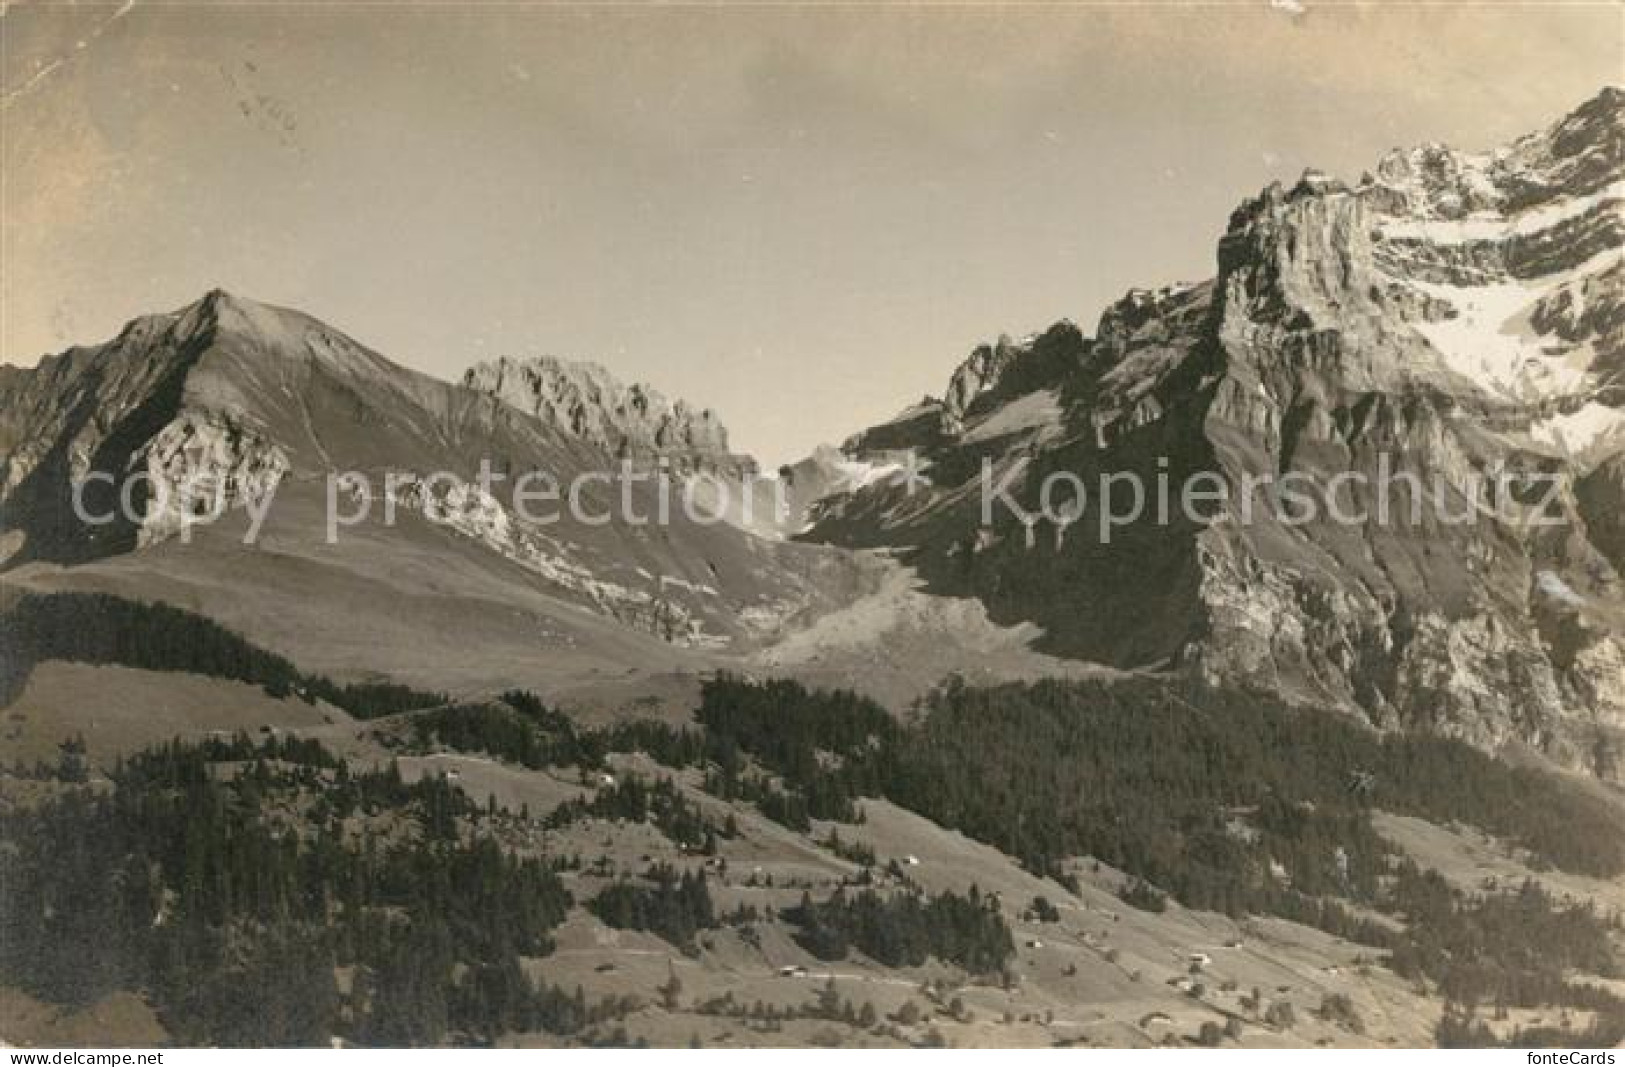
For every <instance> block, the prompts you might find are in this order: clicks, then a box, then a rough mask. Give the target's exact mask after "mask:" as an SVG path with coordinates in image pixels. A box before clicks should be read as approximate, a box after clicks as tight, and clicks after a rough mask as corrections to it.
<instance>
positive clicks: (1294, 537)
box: [808, 89, 1625, 778]
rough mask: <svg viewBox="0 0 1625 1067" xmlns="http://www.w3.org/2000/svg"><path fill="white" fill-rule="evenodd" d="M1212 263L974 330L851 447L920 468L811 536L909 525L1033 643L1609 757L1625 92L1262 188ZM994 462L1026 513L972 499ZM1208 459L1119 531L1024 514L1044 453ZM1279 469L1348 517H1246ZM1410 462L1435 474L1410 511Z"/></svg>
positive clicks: (1059, 467)
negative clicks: (1498, 130)
mask: <svg viewBox="0 0 1625 1067" xmlns="http://www.w3.org/2000/svg"><path fill="white" fill-rule="evenodd" d="M1216 259H1217V273H1216V276H1215V278H1214V279H1213V280H1212V281H1210V282H1204V283H1201V284H1197V285H1182V286H1175V287H1171V288H1165V289H1160V290H1137V291H1135V292H1132V293H1130V294H1129V295H1128V296H1126V297H1124V298H1123V299H1122V300H1121V301H1119V302H1118V303H1116V304H1115V305H1113V306H1112V307H1111V308H1109V309H1107V311H1106V312H1105V313H1104V314H1103V315H1102V317H1101V320H1100V323H1099V325H1098V327H1097V329H1096V331H1095V335H1094V337H1092V338H1085V337H1083V336H1082V335H1080V334H1078V333H1077V332H1076V331H1075V330H1074V329H1072V328H1071V327H1070V326H1069V325H1068V324H1062V325H1061V326H1058V327H1056V328H1055V329H1053V330H1051V331H1049V332H1047V333H1045V334H1042V335H1039V336H1038V337H1036V338H1032V339H1029V340H1028V341H1025V342H1022V343H1018V344H1012V343H1010V342H1008V341H1004V340H1001V341H1000V342H999V343H998V344H997V345H993V346H987V347H984V348H981V349H978V350H977V351H976V352H975V353H973V355H972V356H971V358H970V359H969V360H968V361H967V362H966V363H965V364H964V365H963V366H962V367H960V368H959V369H958V370H957V371H956V372H955V374H954V375H953V378H952V379H951V381H950V385H949V388H948V391H947V393H946V396H945V399H944V400H943V401H940V402H932V404H931V405H929V411H928V412H927V415H928V416H934V418H933V417H926V418H923V419H922V418H921V417H920V413H919V412H915V413H914V414H913V415H912V416H910V417H909V418H905V419H899V420H897V421H895V422H893V423H891V424H887V425H885V426H882V427H876V428H874V429H872V430H870V431H866V432H865V433H863V434H859V435H857V436H855V437H854V438H853V439H851V440H850V441H849V442H848V444H847V446H846V454H847V458H848V459H849V460H861V459H863V458H865V457H866V456H869V455H871V454H872V453H873V452H875V451H876V450H877V449H879V448H881V447H884V446H891V447H893V448H895V447H899V446H901V447H908V448H913V449H915V450H916V451H917V452H918V453H919V454H920V455H921V456H922V457H923V458H924V462H925V464H926V465H927V466H928V468H929V474H930V477H931V479H932V481H933V482H934V483H935V484H934V488H933V489H932V490H931V491H930V492H928V493H926V494H924V496H923V498H922V496H921V495H920V494H917V493H916V494H910V493H907V492H905V491H904V489H903V487H902V486H901V485H900V484H898V483H897V482H896V481H895V480H893V481H885V482H881V483H880V484H876V485H871V486H866V487H862V488H860V489H858V490H855V491H852V492H850V493H847V494H845V495H843V496H841V497H839V498H838V499H835V500H832V501H830V502H828V503H827V504H826V506H825V507H824V508H823V509H822V511H821V512H820V513H819V514H818V518H819V521H818V523H817V524H816V526H815V527H814V529H813V530H812V531H811V532H810V534H809V535H808V536H811V537H814V538H819V539H824V540H829V541H833V542H836V543H845V544H862V545H889V546H894V547H905V548H907V549H908V550H909V551H910V552H911V554H912V557H913V558H914V559H915V560H916V561H917V562H918V563H919V564H920V566H921V567H922V568H923V569H924V571H925V572H926V573H927V574H928V575H930V577H931V580H932V582H933V584H934V587H935V588H937V589H938V590H939V591H942V592H952V593H970V594H974V595H976V596H979V597H981V598H982V599H983V600H984V601H986V602H987V604H988V606H989V608H990V610H991V611H992V612H993V613H994V615H995V617H997V618H1000V619H1002V620H1004V621H1011V622H1013V621H1018V620H1030V621H1035V622H1038V623H1040V624H1042V625H1043V626H1044V627H1045V630H1046V637H1045V639H1044V643H1045V645H1047V646H1048V648H1049V649H1050V650H1052V651H1060V652H1063V653H1065V654H1067V655H1072V656H1077V657H1081V658H1087V659H1096V660H1101V661H1105V662H1108V663H1113V664H1117V665H1120V666H1140V667H1164V668H1172V669H1176V670H1180V671H1184V672H1188V673H1189V674H1190V675H1191V676H1192V677H1195V678H1198V679H1201V680H1204V681H1206V682H1208V683H1210V684H1214V685H1225V686H1237V685H1239V686H1262V687H1267V688H1270V689H1273V690H1277V691H1281V692H1285V693H1287V694H1289V695H1291V696H1294V697H1296V698H1299V699H1302V700H1304V701H1305V702H1312V703H1322V704H1324V703H1331V704H1334V705H1337V706H1342V707H1345V708H1347V709H1349V710H1350V711H1352V712H1355V713H1357V714H1361V715H1364V716H1366V717H1368V718H1369V719H1370V720H1371V721H1373V722H1374V723H1376V724H1378V725H1380V726H1384V727H1410V728H1425V729H1437V730H1441V731H1444V732H1448V733H1451V734H1455V735H1459V736H1462V737H1466V738H1468V739H1471V740H1472V741H1474V742H1476V743H1478V744H1481V745H1483V746H1485V747H1487V748H1496V747H1501V746H1506V745H1515V744H1525V745H1530V746H1533V747H1536V748H1539V749H1541V750H1542V751H1544V752H1546V753H1547V754H1549V755H1550V756H1552V757H1554V758H1556V759H1558V760H1559V761H1561V762H1563V763H1565V764H1568V765H1570V766H1574V767H1579V768H1584V769H1587V770H1590V771H1592V772H1594V773H1597V774H1600V775H1603V776H1606V777H1612V778H1618V777H1620V776H1621V774H1622V773H1625V750H1622V743H1625V672H1622V671H1621V663H1622V662H1625V644H1622V643H1621V642H1622V639H1621V636H1620V635H1621V633H1625V591H1622V589H1621V585H1620V575H1619V570H1618V568H1619V566H1620V562H1621V549H1620V546H1621V533H1620V530H1621V519H1620V502H1621V495H1622V494H1621V490H1620V485H1621V475H1620V470H1621V467H1620V462H1621V461H1620V458H1619V454H1620V452H1621V450H1622V448H1625V388H1622V387H1625V378H1622V377H1621V374H1622V361H1625V316H1622V312H1621V306H1622V301H1625V93H1621V92H1620V91H1619V90H1615V89H1609V90H1606V91H1604V92H1603V93H1602V94H1600V95H1599V96H1598V97H1596V98H1595V99H1593V100H1591V101H1589V102H1587V103H1586V104H1585V105H1583V106H1582V107H1580V108H1579V109H1577V110H1576V111H1575V112H1574V113H1573V114H1571V115H1570V116H1568V117H1567V118H1565V119H1563V120H1562V121H1561V122H1559V123H1557V124H1556V125H1555V126H1553V127H1552V128H1550V129H1548V130H1546V131H1543V132H1540V133H1537V134H1533V135H1531V136H1529V137H1525V138H1522V139H1520V140H1518V141H1517V142H1515V143H1513V144H1511V145H1509V146H1506V147H1504V148H1501V149H1498V150H1495V151H1492V152H1487V153H1480V154H1464V153H1458V152H1453V151H1450V150H1448V149H1444V148H1441V147H1439V146H1428V147H1425V148H1421V149H1417V150H1414V151H1410V152H1396V153H1394V154H1391V155H1390V156H1389V157H1387V158H1386V159H1385V160H1383V162H1382V163H1381V164H1380V165H1379V166H1378V168H1377V172H1376V174H1375V175H1374V176H1367V177H1365V178H1364V179H1363V180H1361V181H1360V182H1359V183H1357V184H1355V185H1353V186H1350V185H1346V184H1344V183H1342V182H1340V181H1337V180H1335V179H1332V178H1329V177H1326V176H1325V175H1321V174H1317V173H1313V172H1311V173H1308V174H1306V175H1304V177H1303V178H1302V179H1301V180H1300V181H1298V182H1297V183H1296V184H1294V185H1292V186H1290V187H1286V186H1283V185H1279V184H1277V185H1272V186H1270V187H1269V188H1267V189H1265V190H1263V191H1262V192H1261V193H1260V194H1259V195H1258V196H1256V197H1254V198H1252V199H1249V200H1248V201H1246V202H1245V203H1243V204H1242V205H1241V206H1240V207H1239V208H1237V210H1236V211H1235V213H1234V214H1233V215H1232V217H1231V219H1230V222H1229V225H1228V227H1227V229H1226V232H1225V234H1224V236H1223V237H1222V239H1221V240H1220V242H1219V245H1218V250H1217V257H1216ZM1018 372H1019V373H1018ZM984 461H985V462H986V463H988V464H989V465H990V466H989V467H988V468H987V469H988V470H989V471H991V475H992V478H993V479H994V480H995V481H996V482H997V483H998V484H1001V485H1009V486H1011V487H1012V489H1011V495H1012V497H1013V498H1014V499H1016V500H1018V501H1020V503H1021V505H1022V507H1023V508H1024V509H1025V510H1026V512H1027V513H1026V514H1025V515H1013V514H1009V513H1002V514H999V515H998V516H996V518H995V521H994V522H993V523H992V524H991V525H984V524H983V523H982V522H981V516H980V514H979V508H978V506H977V505H978V491H977V486H978V484H980V482H981V480H982V479H983V468H982V467H981V464H982V463H983V462H984ZM1204 472H1212V473H1213V474H1216V475H1217V476H1219V477H1220V478H1221V479H1222V480H1223V483H1224V484H1225V485H1227V486H1228V487H1229V488H1230V503H1229V505H1228V506H1226V507H1225V508H1221V509H1219V510H1218V511H1217V513H1216V514H1212V515H1207V516H1203V517H1202V518H1201V519H1200V521H1190V520H1188V519H1186V518H1185V517H1183V516H1182V515H1180V514H1178V513H1177V511H1176V513H1175V514H1173V515H1171V516H1169V517H1168V518H1167V520H1166V521H1160V520H1158V519H1157V518H1156V517H1155V516H1153V515H1151V514H1147V515H1146V516H1144V517H1142V518H1141V519H1140V520H1139V521H1136V522H1134V523H1133V524H1132V525H1128V526H1113V527H1110V528H1109V529H1108V528H1106V527H1103V526H1102V525H1101V523H1100V519H1101V516H1102V514H1103V510H1104V509H1102V507H1101V506H1100V502H1099V501H1098V500H1094V501H1091V502H1090V504H1089V507H1088V509H1087V510H1086V511H1085V512H1084V513H1083V514H1082V516H1081V517H1078V516H1069V517H1065V518H1064V520H1063V521H1061V522H1053V521H1050V520H1049V519H1044V518H1037V519H1035V518H1034V517H1033V514H1032V513H1034V512H1037V511H1038V510H1039V502H1040V500H1039V498H1040V489H1041V487H1042V486H1043V485H1044V484H1045V481H1046V479H1049V478H1050V477H1051V476H1053V475H1056V474H1058V473H1059V474H1064V475H1067V476H1075V477H1076V478H1077V479H1078V480H1080V481H1081V482H1082V483H1083V484H1085V485H1086V486H1088V487H1089V488H1090V490H1091V491H1094V490H1095V488H1096V487H1097V486H1098V485H1100V484H1101V483H1100V479H1101V477H1102V476H1107V477H1109V476H1111V475H1114V474H1119V475H1121V474H1128V473H1134V474H1137V475H1139V476H1140V479H1141V482H1142V484H1143V485H1145V486H1147V487H1152V488H1154V487H1155V486H1156V484H1157V480H1158V479H1159V478H1165V479H1167V480H1168V481H1169V482H1170V483H1171V484H1172V485H1174V486H1176V487H1177V486H1179V485H1181V484H1183V483H1184V482H1185V481H1186V480H1189V479H1190V478H1191V477H1193V476H1195V475H1198V474H1202V473H1204ZM1289 474H1295V475H1297V476H1300V477H1301V478H1303V479H1304V480H1305V481H1306V482H1307V483H1309V484H1312V485H1315V486H1319V487H1321V491H1322V492H1324V490H1325V487H1327V486H1332V487H1333V488H1334V489H1336V488H1337V487H1339V486H1345V487H1349V489H1348V491H1349V492H1350V493H1352V494H1353V498H1352V499H1347V500H1345V505H1346V506H1344V507H1343V508H1342V509H1341V513H1342V514H1344V515H1349V516H1354V517H1356V518H1357V517H1358V516H1359V515H1360V513H1362V512H1364V513H1366V514H1367V516H1368V517H1366V518H1364V519H1359V520H1358V521H1336V520H1335V519H1334V517H1333V516H1332V515H1330V514H1328V509H1327V508H1325V507H1322V508H1321V509H1320V515H1319V517H1318V518H1316V519H1314V520H1313V521H1307V522H1297V521H1292V519H1293V517H1292V516H1291V515H1283V514H1281V513H1279V509H1278V508H1271V507H1266V506H1262V505H1263V504H1265V503H1267V502H1268V501H1264V500H1262V499H1260V500H1259V501H1258V503H1259V504H1260V505H1261V506H1259V507H1256V508H1253V509H1251V514H1243V513H1242V508H1241V506H1240V505H1241V503H1242V502H1243V501H1246V500H1248V499H1250V498H1251V497H1253V496H1256V495H1257V494H1258V493H1261V492H1264V490H1261V489H1253V490H1249V479H1251V480H1252V481H1253V482H1254V483H1265V482H1268V481H1269V480H1271V479H1273V480H1274V481H1275V482H1276V483H1279V482H1280V481H1281V480H1282V479H1283V477H1284V476H1286V475H1289ZM1385 475H1386V476H1387V477H1388V479H1389V482H1387V483H1385V482H1383V478H1384V476H1385ZM1547 475H1552V476H1555V479H1554V481H1555V483H1556V484H1557V485H1558V488H1557V490H1556V492H1555V494H1554V497H1553V499H1552V501H1551V502H1550V504H1549V506H1548V507H1547V508H1545V509H1544V510H1543V511H1537V510H1536V509H1534V508H1533V506H1532V505H1533V494H1534V493H1535V487H1536V486H1537V485H1540V486H1544V485H1545V484H1546V482H1547V479H1546V477H1545V476H1547ZM1407 478H1414V479H1415V480H1416V481H1415V484H1417V485H1420V486H1421V487H1422V489H1421V490H1419V492H1420V493H1421V494H1424V495H1425V496H1426V497H1427V501H1426V503H1427V506H1425V507H1421V508H1420V509H1418V510H1419V512H1420V513H1419V514H1418V515H1417V516H1416V517H1415V518H1414V519H1412V517H1411V508H1410V501H1411V498H1410V497H1408V496H1406V495H1405V494H1406V493H1407V492H1409V490H1408V488H1406V486H1408V485H1409V484H1410V483H1409V482H1407V481H1405V479H1407ZM1395 479H1398V480H1399V482H1400V486H1401V487H1400V488H1399V489H1394V488H1392V483H1393V481H1394V480H1395ZM1362 485H1363V486H1364V487H1365V488H1362V487H1361V486H1362ZM1382 485H1388V486H1389V488H1388V489H1387V490H1385V491H1383V492H1379V491H1378V490H1377V489H1376V488H1375V487H1377V486H1382ZM1396 494H1398V495H1397V496H1396ZM1384 495H1386V496H1388V497H1390V498H1391V499H1390V505H1389V509H1388V510H1387V511H1386V513H1385V514H1380V515H1379V514H1377V512H1378V510H1379V504H1380V497H1382V496H1384ZM1509 499H1518V500H1521V504H1520V506H1518V507H1510V506H1508V507H1500V506H1498V505H1501V504H1505V503H1507V502H1508V500H1509ZM1120 505H1121V502H1119V506H1120ZM1361 505H1363V506H1361ZM1462 515H1469V516H1472V521H1453V520H1452V517H1453V516H1462ZM1073 520H1075V521H1073Z"/></svg>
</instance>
